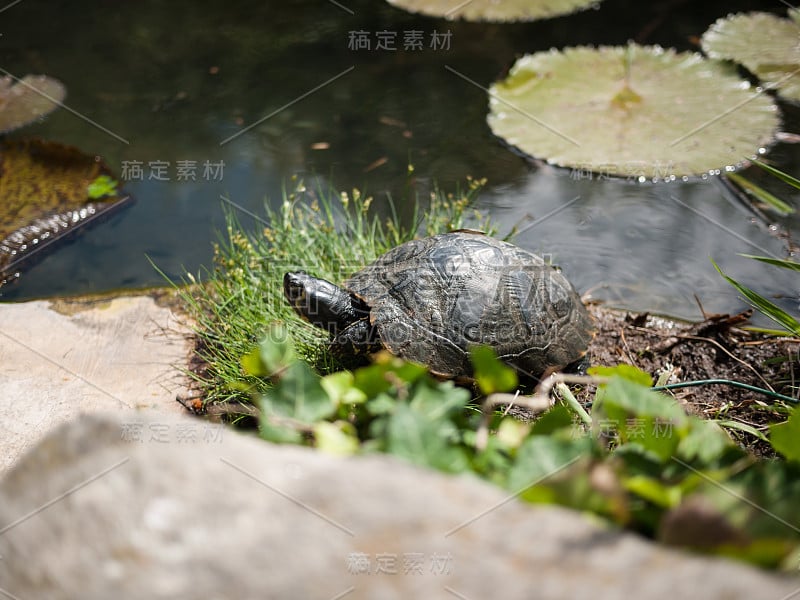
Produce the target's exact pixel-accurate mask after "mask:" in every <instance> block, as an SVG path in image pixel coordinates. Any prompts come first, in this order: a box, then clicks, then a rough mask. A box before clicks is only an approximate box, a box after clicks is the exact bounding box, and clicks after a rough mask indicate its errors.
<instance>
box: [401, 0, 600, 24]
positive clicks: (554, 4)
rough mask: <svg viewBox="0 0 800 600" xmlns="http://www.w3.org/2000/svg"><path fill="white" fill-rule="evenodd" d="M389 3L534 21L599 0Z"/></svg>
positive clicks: (448, 14) (476, 17) (436, 12)
mask: <svg viewBox="0 0 800 600" xmlns="http://www.w3.org/2000/svg"><path fill="white" fill-rule="evenodd" d="M389 3H390V4H393V5H394V6H397V7H399V8H402V9H404V10H407V11H409V12H414V13H423V14H426V15H432V16H434V17H445V18H447V19H464V20H466V21H496V22H503V21H536V20H538V19H548V18H550V17H556V16H559V15H567V14H570V13H573V12H577V11H579V10H584V9H586V8H589V7H591V6H596V5H597V4H599V3H600V0H503V1H502V2H498V1H497V0H466V1H465V0H389Z"/></svg>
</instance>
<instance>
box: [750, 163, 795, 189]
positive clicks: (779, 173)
mask: <svg viewBox="0 0 800 600" xmlns="http://www.w3.org/2000/svg"><path fill="white" fill-rule="evenodd" d="M752 163H753V164H754V165H757V166H759V167H761V168H762V169H764V170H765V171H766V172H767V173H770V174H771V175H774V176H775V177H777V178H778V179H780V180H781V181H783V182H784V183H788V184H789V185H790V186H792V187H793V188H796V189H798V190H800V179H796V178H794V177H792V176H791V175H789V174H788V173H784V172H783V171H781V170H780V169H776V168H775V167H773V166H772V165H768V164H767V163H765V162H761V161H760V160H755V159H754V160H752Z"/></svg>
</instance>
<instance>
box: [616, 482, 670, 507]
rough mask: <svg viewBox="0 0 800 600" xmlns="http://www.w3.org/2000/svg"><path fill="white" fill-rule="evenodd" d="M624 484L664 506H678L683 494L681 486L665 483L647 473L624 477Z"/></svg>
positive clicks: (642, 496) (629, 489) (646, 498)
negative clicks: (646, 474)
mask: <svg viewBox="0 0 800 600" xmlns="http://www.w3.org/2000/svg"><path fill="white" fill-rule="evenodd" d="M622 485H623V486H624V487H625V489H626V490H628V491H630V492H632V493H634V494H636V495H637V496H640V497H641V498H644V499H645V500H649V501H650V502H652V503H654V504H657V505H658V506H660V507H662V508H672V507H674V506H677V505H678V504H680V502H681V497H682V495H683V494H682V492H681V489H680V487H678V486H674V485H665V484H663V483H661V482H660V481H658V480H657V479H653V478H652V477H647V476H645V475H634V476H633V477H628V478H626V479H623V482H622Z"/></svg>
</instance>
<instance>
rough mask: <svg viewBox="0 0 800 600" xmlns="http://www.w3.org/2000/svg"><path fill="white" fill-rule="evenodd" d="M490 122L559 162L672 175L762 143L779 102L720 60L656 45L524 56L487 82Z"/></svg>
mask: <svg viewBox="0 0 800 600" xmlns="http://www.w3.org/2000/svg"><path fill="white" fill-rule="evenodd" d="M489 95H490V100H489V105H490V112H489V117H488V121H489V125H490V127H491V128H492V131H493V132H494V133H495V134H496V135H498V136H499V137H501V138H503V139H504V140H505V141H506V142H508V143H509V144H510V145H512V146H515V147H517V148H518V149H519V150H521V151H522V152H524V153H526V154H528V155H530V156H533V157H536V158H540V159H545V160H547V161H548V162H550V163H552V164H555V165H559V166H562V167H571V168H573V169H581V170H586V171H593V172H596V173H601V174H606V175H615V176H621V177H633V178H636V179H638V180H640V181H644V180H648V179H652V180H657V179H665V180H672V179H675V178H677V177H684V178H686V177H690V176H702V175H706V174H708V173H718V172H720V171H722V170H726V169H727V170H733V169H734V168H735V166H736V165H738V164H740V163H741V162H742V160H743V159H744V158H745V157H753V156H754V155H757V154H760V153H763V152H765V151H766V150H765V148H766V147H767V146H768V145H769V144H770V143H772V141H773V139H774V135H775V131H776V129H777V128H778V125H779V118H778V109H777V107H776V106H775V104H774V103H773V102H772V100H771V99H770V98H769V97H768V96H767V95H765V94H763V93H759V92H758V91H756V90H754V89H753V88H752V87H751V86H750V85H749V84H748V83H747V82H746V81H744V80H742V79H740V78H739V77H737V76H736V75H735V74H734V73H733V72H732V69H731V68H729V67H728V66H726V65H725V64H724V63H720V62H717V61H709V60H706V59H704V58H703V57H702V56H701V55H699V54H696V53H678V52H675V51H673V50H665V49H663V48H660V47H658V46H638V45H635V44H631V45H629V46H624V47H601V48H588V47H579V48H566V49H564V50H563V51H556V50H551V51H549V52H540V53H537V54H532V55H528V56H524V57H522V58H521V59H519V60H518V61H517V62H516V63H515V64H514V66H513V67H512V69H511V72H510V73H509V75H508V77H507V78H506V79H505V80H503V81H501V82H498V83H495V84H494V85H492V87H491V88H490V90H489Z"/></svg>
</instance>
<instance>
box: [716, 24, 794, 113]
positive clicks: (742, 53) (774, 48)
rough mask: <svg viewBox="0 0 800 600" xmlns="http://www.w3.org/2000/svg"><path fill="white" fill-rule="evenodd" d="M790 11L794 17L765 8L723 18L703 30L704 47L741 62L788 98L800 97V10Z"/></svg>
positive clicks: (723, 56)
mask: <svg viewBox="0 0 800 600" xmlns="http://www.w3.org/2000/svg"><path fill="white" fill-rule="evenodd" d="M790 15H791V16H792V19H791V20H790V19H782V18H780V17H778V16H776V15H773V14H770V13H763V12H753V13H747V14H744V13H740V14H736V15H729V16H727V17H725V18H722V19H719V20H718V21H717V22H716V23H714V24H713V25H712V26H711V27H709V29H708V31H706V32H705V33H704V34H703V39H702V45H703V50H704V51H705V52H706V54H708V55H709V56H710V57H712V58H721V59H726V60H733V61H736V62H738V63H741V64H742V65H744V66H745V67H747V69H748V70H749V71H750V72H751V73H753V74H754V75H755V76H757V77H758V78H759V79H760V80H761V81H763V82H765V83H767V84H769V85H770V87H772V86H774V87H775V88H777V89H778V92H779V93H780V94H781V95H782V96H784V97H785V98H789V99H792V100H800V44H798V40H800V22H798V15H800V12H798V11H791V13H790Z"/></svg>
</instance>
